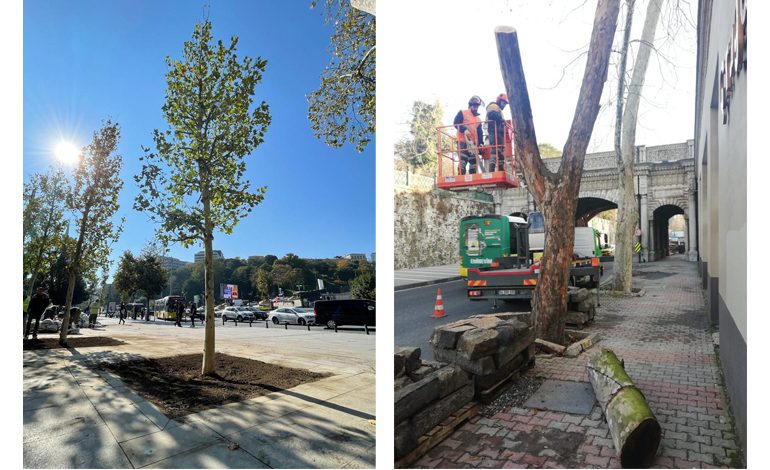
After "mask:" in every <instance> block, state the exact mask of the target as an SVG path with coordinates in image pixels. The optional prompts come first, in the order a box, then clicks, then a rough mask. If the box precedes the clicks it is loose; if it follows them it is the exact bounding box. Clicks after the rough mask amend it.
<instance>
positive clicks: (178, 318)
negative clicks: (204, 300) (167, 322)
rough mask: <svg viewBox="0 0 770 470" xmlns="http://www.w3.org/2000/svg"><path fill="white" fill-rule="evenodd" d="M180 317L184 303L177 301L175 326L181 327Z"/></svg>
mask: <svg viewBox="0 0 770 470" xmlns="http://www.w3.org/2000/svg"><path fill="white" fill-rule="evenodd" d="M182 315H184V302H183V301H181V300H180V301H179V302H177V303H176V326H178V327H180V328H181V327H182Z"/></svg>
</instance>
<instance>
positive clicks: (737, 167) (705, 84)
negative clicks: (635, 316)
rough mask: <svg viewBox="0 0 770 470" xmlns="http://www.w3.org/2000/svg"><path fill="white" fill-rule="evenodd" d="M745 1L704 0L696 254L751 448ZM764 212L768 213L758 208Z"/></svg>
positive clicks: (735, 407)
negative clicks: (748, 392)
mask: <svg viewBox="0 0 770 470" xmlns="http://www.w3.org/2000/svg"><path fill="white" fill-rule="evenodd" d="M745 33H746V1H745V0H738V1H735V2H721V1H714V0H700V1H699V2H698V61H697V68H696V95H695V96H696V98H695V162H696V168H697V170H696V171H697V183H696V184H697V187H696V191H697V201H698V206H697V207H698V209H697V217H698V238H697V244H698V258H699V261H700V265H699V266H700V273H701V275H702V280H703V289H704V290H705V291H706V299H707V306H708V313H709V316H710V320H711V323H712V325H714V326H716V327H718V329H719V359H720V362H721V364H722V370H723V372H724V380H725V385H726V388H727V393H728V395H729V397H730V406H731V408H732V412H733V415H734V416H735V421H736V422H735V424H736V430H737V433H738V437H739V440H740V441H741V443H742V444H741V445H742V447H743V451H744V455H745V452H746V438H747V436H746V432H747V429H746V416H747V402H746V396H747V393H746V390H747V384H746V333H747V330H746V310H747V305H746V281H747V273H746V259H747V251H746V222H747V221H746V199H747V196H746V180H747V173H746V145H747V144H746V120H747V116H746V102H747V100H746V93H747V77H746V76H747V73H746V36H745ZM755 217H762V214H755Z"/></svg>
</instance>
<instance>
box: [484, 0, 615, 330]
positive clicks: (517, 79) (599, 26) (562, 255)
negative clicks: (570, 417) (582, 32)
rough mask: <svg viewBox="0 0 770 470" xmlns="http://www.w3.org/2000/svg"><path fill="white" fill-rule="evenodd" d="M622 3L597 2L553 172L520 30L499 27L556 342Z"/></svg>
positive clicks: (540, 295) (540, 316) (543, 298)
mask: <svg viewBox="0 0 770 470" xmlns="http://www.w3.org/2000/svg"><path fill="white" fill-rule="evenodd" d="M619 8H620V2H619V0H599V2H598V4H597V6H596V15H595V17H594V26H593V31H592V33H591V44H590V47H589V51H588V61H587V63H586V69H585V72H584V75H583V83H582V85H581V88H580V95H579V97H578V103H577V106H576V107H575V115H574V117H573V120H572V126H571V127H570V132H569V137H568V138H567V142H566V144H565V145H564V152H563V156H562V161H561V166H560V168H559V172H558V173H552V172H550V171H549V170H548V169H547V167H546V166H545V164H544V163H543V160H542V159H541V158H540V151H539V150H538V147H537V137H536V136H535V125H534V122H533V120H532V108H531V106H530V102H529V92H528V91H527V83H526V80H525V78H524V68H523V65H522V62H521V53H520V51H519V41H518V36H517V34H516V30H515V29H513V28H510V27H504V26H500V27H498V28H496V29H495V36H496V39H497V51H498V57H499V59H500V70H501V71H502V73H503V81H504V83H505V88H506V92H507V93H508V98H509V99H510V106H511V117H512V118H513V119H512V122H513V129H514V154H515V155H516V158H517V159H518V160H519V161H520V163H521V168H522V170H523V172H524V179H525V180H526V181H527V185H528V188H527V189H528V190H529V192H530V193H532V196H533V198H534V200H535V203H536V204H537V206H538V207H540V208H541V209H542V211H543V217H544V219H545V231H546V233H545V246H544V251H543V258H542V265H541V271H540V277H539V279H538V283H537V286H536V287H535V291H534V293H533V300H532V311H533V315H534V317H535V325H537V336H538V337H540V338H543V339H545V340H547V341H551V342H554V343H562V342H563V341H564V324H565V318H566V314H567V297H568V296H567V284H568V281H569V268H570V265H571V261H572V252H573V245H574V237H575V233H574V225H575V210H576V205H577V197H578V191H579V190H580V178H581V175H582V173H583V162H584V161H585V154H586V149H587V148H588V142H589V140H590V139H591V132H592V131H593V127H594V123H595V122H596V116H597V114H598V113H599V100H600V98H601V94H602V90H603V88H604V82H605V81H606V80H607V64H608V61H609V56H610V51H611V47H612V38H613V36H614V34H615V27H616V24H617V19H618V11H619Z"/></svg>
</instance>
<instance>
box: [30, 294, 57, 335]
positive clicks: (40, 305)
mask: <svg viewBox="0 0 770 470" xmlns="http://www.w3.org/2000/svg"><path fill="white" fill-rule="evenodd" d="M50 303H51V299H50V298H48V293H47V292H46V290H45V287H38V288H37V290H36V291H35V295H33V296H32V298H31V299H30V301H29V306H28V307H27V327H26V328H25V329H24V339H25V340H26V339H27V338H28V337H29V330H30V327H31V326H32V320H35V328H34V329H33V330H32V339H34V340H36V339H37V330H38V328H39V327H40V316H41V315H43V312H45V309H46V308H48V305H50Z"/></svg>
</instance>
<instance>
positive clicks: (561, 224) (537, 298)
mask: <svg viewBox="0 0 770 470" xmlns="http://www.w3.org/2000/svg"><path fill="white" fill-rule="evenodd" d="M568 192H569V193H571V191H557V192H553V193H552V194H553V198H552V199H551V200H549V201H547V202H546V203H545V204H543V205H542V208H543V219H544V221H545V244H544V249H543V258H542V261H541V264H540V277H539V278H538V280H537V285H536V286H535V291H534V292H533V297H532V310H533V311H534V312H537V314H536V315H535V329H536V331H537V334H538V337H539V338H543V339H546V340H548V341H552V342H554V343H558V344H563V343H564V326H565V324H566V318H567V301H568V297H569V296H568V295H567V285H568V284H569V270H570V266H571V264H572V253H573V248H574V244H575V227H574V225H575V224H574V214H575V209H576V208H575V205H576V199H577V198H576V197H571V196H570V195H569V194H567V193H568ZM576 192H577V191H575V193H576ZM570 214H573V215H572V216H571V217H570Z"/></svg>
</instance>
